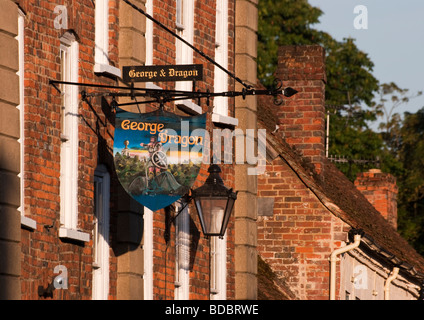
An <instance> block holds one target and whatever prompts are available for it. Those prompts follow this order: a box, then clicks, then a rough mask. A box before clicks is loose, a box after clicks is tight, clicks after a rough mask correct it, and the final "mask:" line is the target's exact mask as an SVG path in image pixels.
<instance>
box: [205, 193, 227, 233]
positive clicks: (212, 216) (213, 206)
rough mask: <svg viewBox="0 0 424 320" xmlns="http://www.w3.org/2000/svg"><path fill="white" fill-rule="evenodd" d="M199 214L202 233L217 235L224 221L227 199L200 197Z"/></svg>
mask: <svg viewBox="0 0 424 320" xmlns="http://www.w3.org/2000/svg"><path fill="white" fill-rule="evenodd" d="M199 200H200V203H201V213H202V214H203V224H204V229H205V230H204V233H206V234H210V235H213V234H215V235H218V234H220V232H221V228H222V223H223V220H224V213H225V207H226V206H227V198H212V197H201V198H200V199H199Z"/></svg>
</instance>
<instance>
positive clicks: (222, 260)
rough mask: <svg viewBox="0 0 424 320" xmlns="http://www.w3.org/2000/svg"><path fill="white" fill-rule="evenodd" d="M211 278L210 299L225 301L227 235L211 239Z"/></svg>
mask: <svg viewBox="0 0 424 320" xmlns="http://www.w3.org/2000/svg"><path fill="white" fill-rule="evenodd" d="M210 241H211V242H210V244H211V278H210V282H211V283H210V287H211V290H210V299H211V300H226V299H227V233H225V235H224V237H223V238H222V239H221V238H220V237H211V240H210Z"/></svg>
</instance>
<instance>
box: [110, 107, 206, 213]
mask: <svg viewBox="0 0 424 320" xmlns="http://www.w3.org/2000/svg"><path fill="white" fill-rule="evenodd" d="M205 132H206V114H202V115H198V116H194V117H181V116H178V115H175V114H173V113H169V112H166V111H164V110H162V109H159V110H157V111H154V112H149V113H132V112H127V111H124V110H122V109H119V108H117V111H116V121H115V138H114V145H113V154H114V162H115V169H116V173H117V175H118V179H119V181H120V183H121V184H122V186H123V188H124V189H125V190H126V191H127V192H128V193H129V194H130V195H131V196H132V197H133V198H134V199H135V200H136V201H138V202H139V203H141V204H142V205H143V206H145V207H147V208H149V209H150V210H152V211H156V210H159V209H161V208H164V207H166V206H168V205H170V204H172V203H174V202H175V201H177V200H178V199H180V198H181V197H182V196H184V195H185V194H186V193H187V192H188V191H189V189H190V188H191V187H192V185H193V184H194V181H195V180H196V178H197V175H198V174H199V170H200V166H201V163H202V160H203V147H204V143H205Z"/></svg>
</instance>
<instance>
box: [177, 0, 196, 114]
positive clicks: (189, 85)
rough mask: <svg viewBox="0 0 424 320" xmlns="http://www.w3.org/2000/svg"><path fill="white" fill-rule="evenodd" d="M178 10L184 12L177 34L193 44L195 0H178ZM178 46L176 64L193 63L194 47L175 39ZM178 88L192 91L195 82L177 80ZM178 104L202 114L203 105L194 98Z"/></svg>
mask: <svg viewBox="0 0 424 320" xmlns="http://www.w3.org/2000/svg"><path fill="white" fill-rule="evenodd" d="M176 6H177V11H179V12H182V15H181V14H179V16H178V19H179V21H176V29H177V34H178V35H179V36H180V37H181V38H183V39H184V40H185V41H187V42H188V43H191V44H193V38H194V0H177V1H176ZM175 41H176V42H175V47H176V56H175V60H176V61H175V62H176V64H192V63H193V49H191V48H190V47H189V46H188V45H186V44H185V43H183V42H182V41H180V40H178V39H175ZM175 89H176V90H182V91H192V89H193V82H192V81H177V82H176V84H175ZM176 105H177V106H179V107H180V108H182V109H183V110H185V111H187V112H189V113H194V114H201V113H202V107H201V106H199V105H198V104H196V103H194V102H193V101H192V100H189V99H187V100H181V101H177V102H176Z"/></svg>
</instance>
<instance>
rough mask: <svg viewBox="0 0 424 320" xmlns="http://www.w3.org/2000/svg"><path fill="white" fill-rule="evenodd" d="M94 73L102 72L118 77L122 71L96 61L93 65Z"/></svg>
mask: <svg viewBox="0 0 424 320" xmlns="http://www.w3.org/2000/svg"><path fill="white" fill-rule="evenodd" d="M94 73H97V74H104V75H108V76H113V77H118V78H120V77H121V76H122V72H121V70H120V69H118V68H115V67H113V66H111V65H109V64H105V63H96V64H95V65H94Z"/></svg>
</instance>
